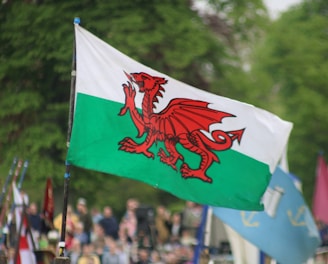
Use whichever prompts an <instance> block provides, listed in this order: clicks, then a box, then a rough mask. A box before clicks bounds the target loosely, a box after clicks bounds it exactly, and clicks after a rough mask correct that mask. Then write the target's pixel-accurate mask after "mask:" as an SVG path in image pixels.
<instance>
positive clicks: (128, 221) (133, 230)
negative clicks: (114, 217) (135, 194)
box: [119, 198, 139, 243]
mask: <svg viewBox="0 0 328 264" xmlns="http://www.w3.org/2000/svg"><path fill="white" fill-rule="evenodd" d="M138 207H139V202H138V200H136V199H134V198H130V199H128V200H127V201H126V212H125V214H124V216H123V218H122V220H121V222H120V225H119V235H120V239H121V240H125V241H128V242H129V243H132V242H133V241H135V239H136V235H137V226H138V220H137V216H136V210H137V208H138Z"/></svg>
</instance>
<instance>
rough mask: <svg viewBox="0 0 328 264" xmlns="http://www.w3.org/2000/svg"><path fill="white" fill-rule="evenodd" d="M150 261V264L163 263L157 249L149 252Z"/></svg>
mask: <svg viewBox="0 0 328 264" xmlns="http://www.w3.org/2000/svg"><path fill="white" fill-rule="evenodd" d="M150 263H152V264H164V261H163V260H162V258H161V255H160V253H159V251H158V250H153V251H152V252H151V253H150Z"/></svg>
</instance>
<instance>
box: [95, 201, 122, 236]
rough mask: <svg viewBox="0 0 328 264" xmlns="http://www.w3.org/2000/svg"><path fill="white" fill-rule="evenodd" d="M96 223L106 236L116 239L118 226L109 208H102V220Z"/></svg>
mask: <svg viewBox="0 0 328 264" xmlns="http://www.w3.org/2000/svg"><path fill="white" fill-rule="evenodd" d="M98 223H99V225H100V226H102V228H103V229H104V231H105V235H106V236H110V237H112V238H114V239H118V231H119V225H118V222H117V219H116V217H115V216H114V215H113V211H112V208H111V207H110V206H105V207H104V209H103V218H102V219H101V220H100V221H99V222H98Z"/></svg>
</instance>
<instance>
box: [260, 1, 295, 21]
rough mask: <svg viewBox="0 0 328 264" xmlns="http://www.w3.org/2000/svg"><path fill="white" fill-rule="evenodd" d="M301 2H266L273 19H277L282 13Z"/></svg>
mask: <svg viewBox="0 0 328 264" xmlns="http://www.w3.org/2000/svg"><path fill="white" fill-rule="evenodd" d="M300 2H301V0H264V3H265V4H266V5H267V7H268V9H269V13H270V15H271V17H272V18H276V17H277V16H278V15H279V13H280V12H283V11H285V10H287V9H288V8H289V7H290V6H292V5H295V4H298V3H300Z"/></svg>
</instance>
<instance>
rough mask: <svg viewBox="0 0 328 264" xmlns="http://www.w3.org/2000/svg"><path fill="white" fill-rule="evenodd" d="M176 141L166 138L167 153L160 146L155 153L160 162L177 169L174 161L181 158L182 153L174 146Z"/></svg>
mask: <svg viewBox="0 0 328 264" xmlns="http://www.w3.org/2000/svg"><path fill="white" fill-rule="evenodd" d="M175 145H176V142H174V141H173V140H166V141H165V147H166V149H167V151H168V153H169V155H167V154H166V152H165V151H164V149H162V148H160V149H159V151H158V153H157V155H158V156H159V157H160V158H161V162H163V163H165V164H167V165H169V166H171V167H172V168H173V169H175V170H176V169H177V166H176V163H177V161H178V160H179V159H181V160H183V157H182V155H181V154H180V153H179V152H178V151H177V149H176V148H175Z"/></svg>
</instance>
